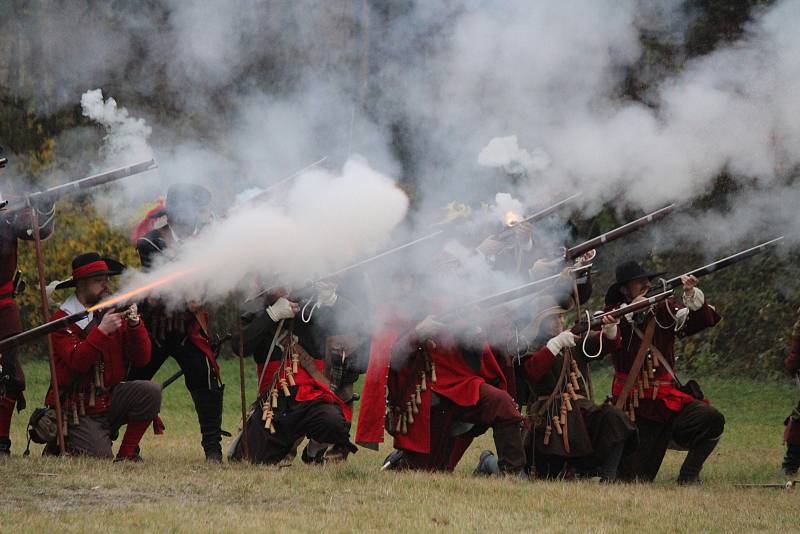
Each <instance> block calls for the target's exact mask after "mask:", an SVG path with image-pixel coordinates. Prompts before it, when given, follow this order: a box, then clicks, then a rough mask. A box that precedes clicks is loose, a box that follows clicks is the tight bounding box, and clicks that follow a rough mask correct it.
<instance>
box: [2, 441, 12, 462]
mask: <svg viewBox="0 0 800 534" xmlns="http://www.w3.org/2000/svg"><path fill="white" fill-rule="evenodd" d="M1 456H11V439H10V438H0V457H1Z"/></svg>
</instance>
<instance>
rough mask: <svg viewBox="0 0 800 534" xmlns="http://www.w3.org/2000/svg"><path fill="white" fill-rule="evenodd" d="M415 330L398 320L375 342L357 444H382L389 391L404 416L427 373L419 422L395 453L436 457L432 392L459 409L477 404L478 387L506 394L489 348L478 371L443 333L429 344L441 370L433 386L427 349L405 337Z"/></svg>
mask: <svg viewBox="0 0 800 534" xmlns="http://www.w3.org/2000/svg"><path fill="white" fill-rule="evenodd" d="M412 326H413V324H411V323H409V322H405V321H401V320H397V319H394V320H391V321H389V322H388V324H387V326H385V328H384V329H383V330H381V331H379V332H376V333H375V335H374V336H373V338H372V345H371V347H370V357H369V367H368V369H367V376H366V380H365V383H364V390H363V392H364V395H363V397H362V399H361V412H360V415H359V420H358V428H357V431H356V443H360V444H377V443H380V442H382V441H383V429H384V414H385V413H386V389H387V388H388V397H389V404H390V405H391V407H392V408H393V411H394V412H395V413H399V412H398V410H399V409H402V408H403V407H405V406H406V403H407V401H408V400H409V399H410V398H411V395H413V394H414V393H415V391H416V385H417V384H418V383H419V376H420V373H422V372H425V373H426V383H427V386H428V387H427V389H426V390H425V391H422V392H421V394H420V397H421V399H420V400H421V404H420V405H419V407H418V413H417V414H415V415H414V422H413V423H412V424H408V425H407V432H406V433H401V432H396V431H395V432H394V447H395V448H396V449H405V450H410V451H414V452H419V453H423V454H428V453H430V452H431V432H432V430H438V429H431V426H430V422H431V404H432V393H433V392H435V393H436V394H438V395H441V396H442V397H445V398H446V399H448V400H450V401H451V402H453V403H454V404H457V405H459V406H464V407H469V406H474V405H475V404H477V402H478V398H479V388H480V386H481V384H483V383H484V382H490V383H492V384H494V385H496V386H497V387H499V388H501V389H503V390H506V389H507V384H506V380H505V376H504V374H503V371H502V369H501V368H500V366H499V365H498V364H497V360H496V359H495V356H494V354H492V351H491V349H490V348H489V346H488V345H483V347H482V349H481V351H480V354H479V360H478V362H476V363H478V366H477V367H478V371H475V370H474V369H473V368H472V367H470V365H469V364H468V363H467V362H466V360H465V359H464V356H463V354H462V353H461V351H460V350H459V348H458V346H457V345H456V343H455V341H454V339H453V337H452V336H451V335H450V334H448V333H442V334H440V335H439V336H437V338H436V340H435V341H434V342H433V343H430V342H429V343H426V344H424V345H425V347H426V352H427V354H428V356H429V357H430V359H431V361H432V363H433V365H434V367H435V370H436V382H433V380H432V377H431V374H430V373H427V372H426V371H425V367H426V365H425V362H424V359H425V358H424V355H423V353H422V352H420V351H418V350H417V349H418V348H419V347H420V346H421V345H422V343H421V342H420V340H418V339H416V338H415V336H413V335H406V336H403V335H401V334H402V333H403V332H408V331H410V329H411V328H412ZM404 413H405V412H404ZM395 421H396V419H395ZM393 424H394V423H393ZM393 430H394V429H393Z"/></svg>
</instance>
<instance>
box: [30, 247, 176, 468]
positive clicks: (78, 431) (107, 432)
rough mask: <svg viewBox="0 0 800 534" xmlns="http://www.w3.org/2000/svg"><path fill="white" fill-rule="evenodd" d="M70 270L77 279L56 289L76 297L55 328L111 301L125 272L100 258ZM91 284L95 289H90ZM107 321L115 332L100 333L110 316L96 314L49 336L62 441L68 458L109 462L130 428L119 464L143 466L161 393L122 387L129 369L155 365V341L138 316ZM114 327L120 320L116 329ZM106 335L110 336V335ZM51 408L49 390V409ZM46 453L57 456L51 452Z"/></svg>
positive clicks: (90, 257) (140, 384) (141, 385)
mask: <svg viewBox="0 0 800 534" xmlns="http://www.w3.org/2000/svg"><path fill="white" fill-rule="evenodd" d="M72 267H73V276H72V278H71V279H70V280H67V281H65V282H61V283H60V284H58V285H57V286H56V289H66V288H71V287H77V288H78V289H77V290H76V292H75V293H73V294H72V295H71V296H70V297H69V298H68V299H67V300H66V301H65V302H64V303H63V304H62V305H61V306H60V308H59V309H58V310H57V311H56V312H55V314H53V320H58V319H61V318H62V317H66V316H67V315H71V314H74V313H80V312H83V311H85V310H86V306H87V305H93V304H97V302H98V301H99V300H100V298H101V297H103V296H107V285H106V284H107V279H108V276H110V275H118V274H120V273H121V271H122V269H123V268H124V266H123V265H122V264H120V263H119V262H116V261H114V260H112V259H110V258H101V257H100V256H99V255H98V254H97V253H88V254H83V255H81V256H78V257H77V258H76V259H75V260H74V261H73V263H72ZM87 283H94V284H95V285H94V286H90V287H89V289H85V288H86V287H87V285H86V284H87ZM81 284H82V285H81ZM82 288H83V289H82ZM94 288H98V289H97V290H95V289H94ZM82 298H83V302H82V301H81V299H82ZM106 315H110V316H112V317H109V320H108V321H106V322H107V323H108V324H109V325H111V326H108V327H105V326H102V325H103V321H105V316H103V317H100V316H99V315H98V312H93V313H92V314H90V315H89V316H88V317H87V318H86V319H83V320H81V321H79V322H77V323H75V324H73V325H70V326H68V327H65V328H63V329H61V330H58V331H56V332H55V333H53V334H51V339H52V342H53V354H54V356H55V362H56V374H57V377H58V383H59V384H60V385H61V386H62V387H61V390H60V391H61V397H62V407H63V409H64V414H65V417H64V435H65V436H66V442H67V447H68V450H69V452H70V453H72V454H85V455H89V456H98V457H103V458H108V457H111V456H112V452H111V442H112V439H113V437H112V436H114V435H115V434H116V432H117V430H118V429H119V427H120V426H122V425H127V428H126V431H125V435H124V437H123V439H122V445H121V446H120V449H119V453H118V455H117V458H118V459H125V460H134V461H139V460H141V458H140V456H139V451H138V446H139V441H140V440H141V437H142V435H143V434H144V432H145V430H146V429H147V427H148V426H150V424H151V423H154V422H155V420H156V419H157V417H158V412H159V409H160V406H161V388H160V386H159V385H158V384H155V383H153V382H150V381H145V380H138V381H124V379H125V375H126V373H127V371H128V368H129V367H134V368H135V367H141V366H143V365H146V364H147V363H148V362H149V361H150V349H151V345H150V339H149V337H148V335H147V330H146V329H145V327H144V325H143V324H142V322H141V321H140V320H139V316H138V315H137V313H136V310H135V308H132V309H130V310H128V311H127V312H124V313H118V312H116V311H114V310H111V311H109V312H107V314H106ZM113 316H118V317H116V318H115V317H113ZM123 316H124V317H123ZM110 319H115V320H116V321H117V323H116V325H114V324H113V323H112V321H111V320H110ZM105 328H110V329H111V330H109V331H108V332H105V331H104V329H105ZM54 403H55V397H54V392H53V391H52V389H51V390H49V391H48V393H47V398H46V399H45V404H46V405H47V406H53V405H54ZM157 431H158V428H157ZM49 450H50V451H51V452H54V447H53V446H52V444H51V445H50V446H49Z"/></svg>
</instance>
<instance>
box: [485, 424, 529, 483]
mask: <svg viewBox="0 0 800 534" xmlns="http://www.w3.org/2000/svg"><path fill="white" fill-rule="evenodd" d="M492 431H493V434H494V445H495V447H497V458H498V460H497V466H498V469H499V470H500V473H502V474H508V475H517V476H519V477H520V478H526V472H525V450H524V449H523V446H522V433H521V432H520V428H519V424H518V423H511V424H505V425H498V426H495V427H494V428H493V429H492Z"/></svg>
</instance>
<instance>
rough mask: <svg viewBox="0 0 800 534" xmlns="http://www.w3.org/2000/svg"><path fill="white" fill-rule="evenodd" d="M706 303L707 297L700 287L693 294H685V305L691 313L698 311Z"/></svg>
mask: <svg viewBox="0 0 800 534" xmlns="http://www.w3.org/2000/svg"><path fill="white" fill-rule="evenodd" d="M705 301H706V296H705V295H703V292H702V291H700V288H699V287H695V288H694V290H693V291H692V292H691V293H686V292H684V293H683V303H684V304H685V305H686V307H687V308H689V310H690V311H697V310H699V309H700V308H702V307H703V303H704V302H705Z"/></svg>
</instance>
